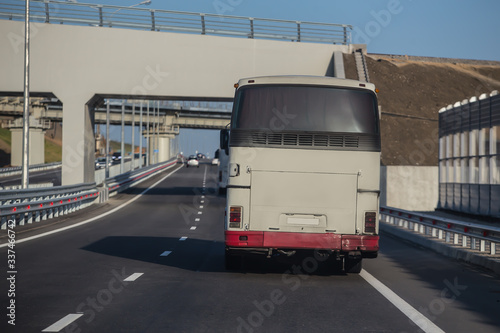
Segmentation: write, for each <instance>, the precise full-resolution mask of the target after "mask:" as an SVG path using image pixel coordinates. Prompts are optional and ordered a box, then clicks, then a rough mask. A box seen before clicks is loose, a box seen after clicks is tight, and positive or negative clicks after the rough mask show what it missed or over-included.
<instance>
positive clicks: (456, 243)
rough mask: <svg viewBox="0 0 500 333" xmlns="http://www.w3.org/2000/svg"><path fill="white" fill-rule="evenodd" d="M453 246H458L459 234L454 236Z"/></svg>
mask: <svg viewBox="0 0 500 333" xmlns="http://www.w3.org/2000/svg"><path fill="white" fill-rule="evenodd" d="M453 244H455V245H458V234H453Z"/></svg>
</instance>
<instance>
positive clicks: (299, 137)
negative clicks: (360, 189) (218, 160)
mask: <svg viewBox="0 0 500 333" xmlns="http://www.w3.org/2000/svg"><path fill="white" fill-rule="evenodd" d="M230 141H231V146H235V147H237V146H242V147H243V146H246V147H253V146H276V147H278V146H280V147H286V148H307V147H311V148H313V149H348V150H351V149H352V150H369V151H377V150H380V139H379V138H378V136H376V135H357V134H307V133H306V134H304V133H302V134H298V133H275V132H256V131H241V130H233V131H232V132H231V139H230Z"/></svg>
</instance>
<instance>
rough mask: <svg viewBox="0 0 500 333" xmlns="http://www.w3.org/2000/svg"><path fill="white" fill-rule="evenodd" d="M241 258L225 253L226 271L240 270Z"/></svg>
mask: <svg viewBox="0 0 500 333" xmlns="http://www.w3.org/2000/svg"><path fill="white" fill-rule="evenodd" d="M241 263H242V258H241V256H239V255H234V254H231V253H229V252H228V251H226V257H225V265H226V270H228V271H234V270H238V269H240V268H241Z"/></svg>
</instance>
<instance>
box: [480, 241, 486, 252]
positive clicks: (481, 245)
mask: <svg viewBox="0 0 500 333" xmlns="http://www.w3.org/2000/svg"><path fill="white" fill-rule="evenodd" d="M479 251H481V252H485V251H486V241H485V240H484V239H481V241H480V243H479Z"/></svg>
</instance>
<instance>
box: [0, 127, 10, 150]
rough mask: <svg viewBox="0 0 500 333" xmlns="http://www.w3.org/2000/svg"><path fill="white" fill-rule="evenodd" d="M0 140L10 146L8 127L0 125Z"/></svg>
mask: <svg viewBox="0 0 500 333" xmlns="http://www.w3.org/2000/svg"><path fill="white" fill-rule="evenodd" d="M0 140H2V141H3V142H5V143H6V144H7V145H9V146H10V143H11V141H10V131H9V130H8V129H6V128H1V127H0Z"/></svg>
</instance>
